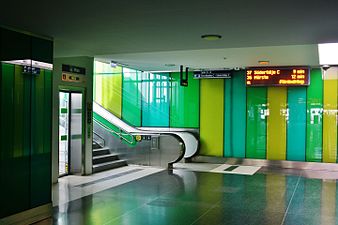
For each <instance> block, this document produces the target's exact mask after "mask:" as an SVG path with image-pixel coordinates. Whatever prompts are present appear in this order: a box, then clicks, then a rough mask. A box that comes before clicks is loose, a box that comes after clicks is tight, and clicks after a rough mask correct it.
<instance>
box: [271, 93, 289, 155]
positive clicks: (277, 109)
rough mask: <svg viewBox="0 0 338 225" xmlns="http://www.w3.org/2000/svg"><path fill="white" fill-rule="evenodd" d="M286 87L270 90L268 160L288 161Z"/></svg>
mask: <svg viewBox="0 0 338 225" xmlns="http://www.w3.org/2000/svg"><path fill="white" fill-rule="evenodd" d="M286 102H287V88H286V87H269V88H268V110H269V116H268V117H267V159H270V160H285V159H286V114H287V112H286Z"/></svg>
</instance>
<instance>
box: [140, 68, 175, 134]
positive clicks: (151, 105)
mask: <svg viewBox="0 0 338 225" xmlns="http://www.w3.org/2000/svg"><path fill="white" fill-rule="evenodd" d="M169 85H170V84H169V74H151V73H143V78H142V126H143V127H169V104H170V103H169V94H170V92H169Z"/></svg>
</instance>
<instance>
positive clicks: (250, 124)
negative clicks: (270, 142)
mask: <svg viewBox="0 0 338 225" xmlns="http://www.w3.org/2000/svg"><path fill="white" fill-rule="evenodd" d="M266 103H267V88H266V87H248V88H247V129H246V157H247V158H254V159H265V158H266Z"/></svg>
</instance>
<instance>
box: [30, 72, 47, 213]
mask: <svg viewBox="0 0 338 225" xmlns="http://www.w3.org/2000/svg"><path fill="white" fill-rule="evenodd" d="M51 76H52V73H51V72H50V71H46V70H41V71H40V74H38V75H36V76H34V77H32V81H31V82H32V92H31V93H32V97H31V99H32V101H31V121H32V133H33V134H34V135H33V136H32V139H31V146H32V148H31V190H30V191H31V207H37V206H40V205H43V204H45V203H46V202H48V200H49V199H51V173H50V170H51V157H50V154H51V150H50V147H49V146H50V145H51V138H50V137H51V124H50V121H51V116H50V115H51V108H52V104H51V101H50V99H51V91H52V90H51V86H52V78H51ZM42 168H43V169H42Z"/></svg>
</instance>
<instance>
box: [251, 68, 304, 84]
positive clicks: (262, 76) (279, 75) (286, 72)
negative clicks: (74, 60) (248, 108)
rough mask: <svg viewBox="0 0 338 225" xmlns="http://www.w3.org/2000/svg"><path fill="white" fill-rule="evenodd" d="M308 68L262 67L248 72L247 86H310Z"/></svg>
mask: <svg viewBox="0 0 338 225" xmlns="http://www.w3.org/2000/svg"><path fill="white" fill-rule="evenodd" d="M309 71H310V70H309V68H308V67H269V68H267V67H261V68H248V69H247V70H246V85H247V86H308V85H309V84H310V79H309Z"/></svg>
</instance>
